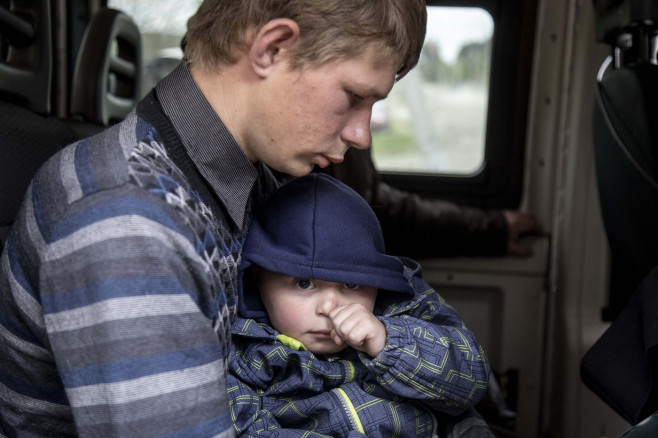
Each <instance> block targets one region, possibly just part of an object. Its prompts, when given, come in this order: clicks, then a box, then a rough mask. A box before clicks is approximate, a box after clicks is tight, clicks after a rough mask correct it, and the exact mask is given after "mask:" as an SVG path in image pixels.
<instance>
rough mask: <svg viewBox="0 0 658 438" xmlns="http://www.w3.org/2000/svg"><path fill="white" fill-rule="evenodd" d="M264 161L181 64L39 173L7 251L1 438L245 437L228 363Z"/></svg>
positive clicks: (0, 278) (0, 350) (0, 307)
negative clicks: (246, 150)
mask: <svg viewBox="0 0 658 438" xmlns="http://www.w3.org/2000/svg"><path fill="white" fill-rule="evenodd" d="M195 145H196V147H199V145H205V148H202V150H201V151H197V152H204V151H206V152H208V151H210V152H209V153H210V155H211V157H210V159H209V160H205V163H211V164H212V165H213V166H216V168H215V169H211V168H203V166H197V163H196V162H193V161H192V160H191V159H190V158H189V155H190V150H189V149H190V148H191V147H195ZM212 154H221V155H223V158H221V157H220V158H218V157H212ZM195 159H197V160H199V154H196V155H195ZM259 170H260V171H262V172H263V175H265V172H264V170H263V169H259V168H258V167H257V166H254V165H253V164H252V163H250V162H249V160H247V158H246V157H245V156H244V154H243V153H242V151H241V150H240V149H239V146H238V145H237V144H236V143H235V141H234V140H233V138H232V137H231V136H230V134H229V133H228V131H226V128H225V127H224V126H223V124H222V123H221V121H220V120H219V118H217V116H216V114H215V113H214V112H213V111H212V109H211V108H210V105H209V104H208V102H207V101H205V99H204V98H203V95H202V94H201V92H200V91H199V90H198V88H197V87H196V85H195V84H194V82H193V80H192V77H191V75H190V74H189V71H188V70H187V68H186V67H185V66H183V65H182V66H181V67H179V68H178V69H177V70H175V71H174V72H173V73H172V75H170V76H169V77H168V78H166V79H165V80H164V81H163V82H161V84H160V85H158V89H157V95H156V94H154V93H152V94H151V95H149V96H147V97H146V98H145V99H144V101H142V102H141V103H140V104H139V106H138V108H137V110H136V111H135V112H133V113H131V114H130V115H129V116H128V117H127V118H126V119H125V120H124V121H123V122H122V123H120V124H118V125H115V126H114V127H112V128H109V129H108V130H106V131H104V132H102V133H101V134H99V135H97V136H95V137H92V138H89V139H85V140H82V141H79V142H77V143H75V144H73V145H71V146H69V147H67V148H65V149H63V150H62V151H61V152H59V153H58V154H56V155H55V156H54V157H53V158H51V159H50V160H49V161H48V162H47V163H46V164H45V165H44V166H43V167H42V169H41V170H40V171H39V172H38V174H37V175H36V177H35V178H34V180H33V182H32V184H31V186H30V188H29V190H28V193H27V195H26V198H25V201H24V203H23V206H22V208H21V211H20V213H19V215H18V217H17V220H16V223H15V226H14V227H13V229H12V232H11V234H10V236H9V239H8V242H7V246H6V249H5V251H4V252H3V255H2V259H1V271H0V272H1V274H0V435H3V434H5V435H7V436H9V437H14V436H19V437H22V436H25V437H28V436H29V437H33V436H58V437H65V436H77V435H79V436H104V437H110V436H113V437H115V436H116V437H118V436H130V437H147V436H148V437H157V436H162V437H164V436H166V437H190V436H194V437H229V436H234V434H235V433H234V430H233V425H232V420H231V417H230V414H229V406H228V400H227V395H226V386H225V373H226V361H227V356H228V348H229V347H228V345H229V342H230V327H231V323H232V322H233V319H234V317H235V313H236V299H237V267H238V264H239V262H240V254H241V250H242V244H243V241H244V234H245V230H246V225H247V224H248V222H249V220H250V208H251V207H250V206H251V204H252V199H253V198H254V197H259V196H260V195H261V194H264V193H266V192H267V191H268V190H269V189H267V188H266V187H268V185H269V183H270V182H271V181H270V180H269V178H268V177H267V176H262V177H260V179H259ZM204 173H214V176H215V177H219V178H220V179H223V180H224V181H231V184H230V185H231V186H229V185H228V184H227V185H226V187H222V186H221V182H220V183H218V184H214V183H213V181H212V180H210V179H209V178H207V177H206V175H205V174H204ZM263 181H265V182H264V183H263ZM261 183H262V184H261ZM272 184H273V182H272Z"/></svg>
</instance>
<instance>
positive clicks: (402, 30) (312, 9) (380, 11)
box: [185, 0, 427, 78]
mask: <svg viewBox="0 0 658 438" xmlns="http://www.w3.org/2000/svg"><path fill="white" fill-rule="evenodd" d="M275 18H289V19H292V20H294V21H295V22H296V23H297V24H298V25H299V27H300V30H301V37H300V43H299V44H298V45H297V47H296V51H295V52H293V67H302V66H306V65H320V64H323V63H326V62H328V61H333V60H341V59H347V58H350V57H353V56H356V55H359V54H360V53H361V51H362V49H363V48H364V47H365V46H366V45H368V44H370V43H381V44H382V46H383V47H384V48H388V49H390V53H389V56H390V54H394V55H396V56H400V57H401V59H402V62H401V65H400V69H399V71H398V78H401V77H403V76H404V75H405V74H406V73H407V72H408V71H409V70H410V69H411V68H413V67H414V66H415V65H416V63H417V62H418V58H419V56H420V51H421V49H422V46H423V41H424V39H425V27H426V23H427V8H426V5H425V0H204V2H203V3H202V4H201V6H200V7H199V10H198V11H197V13H196V14H195V15H194V16H192V18H190V20H189V21H188V31H187V35H186V41H185V58H186V59H187V61H188V62H189V63H192V64H193V63H198V64H199V65H202V66H204V67H206V68H217V67H218V66H219V65H220V64H222V63H223V64H231V63H234V62H235V61H236V60H237V57H238V54H239V53H240V52H241V51H244V50H246V49H247V47H248V46H249V44H250V43H251V38H252V36H253V35H254V34H255V32H257V31H258V30H259V29H260V28H261V27H262V26H264V25H265V24H266V23H267V22H268V21H270V20H273V19H275ZM386 54H387V53H386V51H385V52H384V53H382V56H386Z"/></svg>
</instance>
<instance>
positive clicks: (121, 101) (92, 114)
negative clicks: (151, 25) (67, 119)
mask: <svg viewBox="0 0 658 438" xmlns="http://www.w3.org/2000/svg"><path fill="white" fill-rule="evenodd" d="M141 73H142V45H141V34H140V32H139V29H138V27H137V25H136V24H135V22H133V20H132V19H131V18H130V17H129V16H127V15H126V14H124V13H123V12H120V11H117V10H114V9H107V8H105V9H101V10H100V11H98V12H97V13H96V14H95V15H94V17H93V19H92V20H91V22H90V23H89V26H88V28H87V31H86V32H85V36H84V40H83V42H82V47H81V48H80V52H79V54H78V59H77V63H76V66H75V72H74V74H73V88H72V93H71V113H72V114H73V115H74V116H78V117H81V118H82V119H83V120H85V121H86V122H90V123H96V124H99V125H103V126H108V125H110V124H113V123H116V122H118V121H121V120H122V119H123V118H124V117H125V116H126V115H127V114H128V112H130V110H131V109H132V108H133V107H134V106H135V104H136V103H137V102H138V101H139V99H140V97H141V90H140V83H141Z"/></svg>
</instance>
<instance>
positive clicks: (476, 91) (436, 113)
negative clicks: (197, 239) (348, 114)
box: [371, 6, 494, 175]
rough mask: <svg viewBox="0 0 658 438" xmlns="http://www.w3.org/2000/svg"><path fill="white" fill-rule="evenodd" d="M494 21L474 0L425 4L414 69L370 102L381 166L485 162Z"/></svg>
mask: <svg viewBox="0 0 658 438" xmlns="http://www.w3.org/2000/svg"><path fill="white" fill-rule="evenodd" d="M493 30H494V24H493V19H492V17H491V15H490V14H489V12H487V11H486V10H484V9H481V8H476V7H444V6H429V7H428V22H427V36H426V38H425V45H424V47H423V52H422V54H421V59H420V61H419V64H418V66H417V68H416V69H414V70H412V71H411V72H410V73H409V74H408V75H407V76H406V77H405V78H404V79H402V80H401V81H400V82H398V83H396V84H395V86H394V87H393V90H392V91H391V94H390V95H389V97H388V98H387V99H386V100H383V101H381V102H378V103H377V104H376V105H375V107H374V108H373V114H372V119H371V128H372V131H373V158H374V160H375V163H376V165H377V167H378V168H379V169H380V170H382V171H394V172H419V173H431V174H436V173H439V174H453V175H469V174H475V173H477V172H478V171H479V170H480V168H481V167H482V165H483V162H484V148H485V138H486V123H487V106H488V103H489V72H490V66H491V43H492V37H493Z"/></svg>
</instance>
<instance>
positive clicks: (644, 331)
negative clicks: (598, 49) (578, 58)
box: [580, 0, 658, 424]
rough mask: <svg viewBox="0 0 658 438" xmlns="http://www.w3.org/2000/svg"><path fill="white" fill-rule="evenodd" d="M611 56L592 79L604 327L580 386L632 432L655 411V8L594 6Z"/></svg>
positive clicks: (644, 1)
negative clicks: (606, 250)
mask: <svg viewBox="0 0 658 438" xmlns="http://www.w3.org/2000/svg"><path fill="white" fill-rule="evenodd" d="M595 5H596V7H597V37H598V39H599V41H602V42H605V43H608V44H609V45H610V46H611V49H612V55H611V56H610V57H609V58H608V61H609V62H606V63H604V65H603V66H602V68H601V71H600V72H599V75H598V94H597V102H596V104H595V108H594V120H593V127H594V150H595V164H596V172H597V180H598V186H599V198H600V203H601V214H602V218H603V224H604V227H605V231H606V235H607V238H608V242H609V245H610V252H611V266H610V269H611V273H610V275H611V278H610V291H609V292H610V300H609V307H608V308H607V309H606V310H605V311H604V313H603V315H602V316H603V319H604V320H608V321H613V322H612V324H611V325H610V327H609V328H608V329H607V330H606V332H605V333H604V334H603V335H602V336H601V338H599V339H598V340H597V341H596V343H595V344H594V345H593V346H592V347H591V348H590V349H589V351H587V353H586V354H585V355H584V357H583V359H582V361H581V367H580V372H581V378H582V380H583V382H584V383H585V384H586V385H587V387H588V388H590V389H591V390H592V391H593V392H594V393H595V394H597V395H598V396H599V397H600V398H601V399H602V400H603V401H605V402H606V403H607V404H608V405H609V406H610V407H612V408H613V409H614V410H615V411H616V412H617V413H619V414H620V415H621V416H622V417H623V418H624V419H626V420H627V421H628V422H629V423H631V424H637V423H638V422H639V421H641V420H643V419H644V418H646V417H647V416H649V415H650V414H652V413H653V412H656V410H658V381H657V380H658V59H657V56H658V50H657V49H658V4H656V2H655V1H653V0H621V1H617V2H606V1H595Z"/></svg>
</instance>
